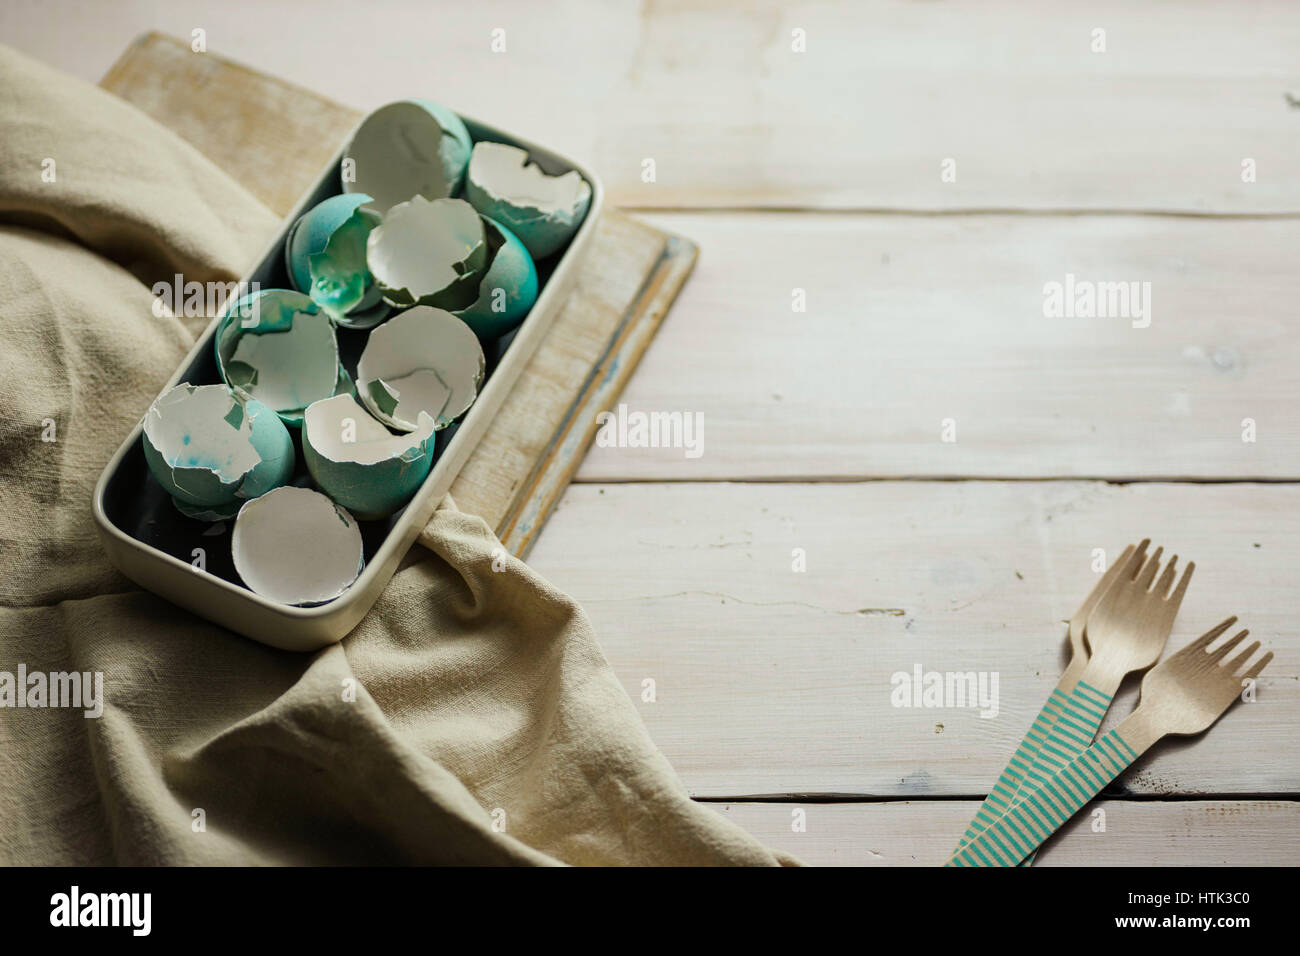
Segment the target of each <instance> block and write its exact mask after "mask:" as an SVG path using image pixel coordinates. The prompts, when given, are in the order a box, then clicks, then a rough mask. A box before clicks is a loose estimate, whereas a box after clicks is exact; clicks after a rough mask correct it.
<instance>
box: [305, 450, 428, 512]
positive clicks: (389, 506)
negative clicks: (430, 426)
mask: <svg viewBox="0 0 1300 956" xmlns="http://www.w3.org/2000/svg"><path fill="white" fill-rule="evenodd" d="M436 440H437V434H436V433H435V434H434V435H431V436H429V438H428V439H427V440H425V441H423V442H421V443H420V445H419V446H418V450H417V452H416V454H415V455H413V456H412V457H411V458H404V457H397V458H389V459H387V460H385V461H380V462H375V463H374V464H361V463H360V462H355V461H332V460H330V459H328V458H325V457H323V456H322V455H321V454H320V453H319V452H317V451H316V449H315V448H314V447H312V446H311V445H310V444H309V443H308V442H306V441H304V442H303V446H302V457H303V460H304V461H305V462H306V463H307V470H308V471H309V472H310V473H311V477H312V480H313V481H315V482H316V485H317V487H318V488H320V490H321V491H323V492H325V494H327V495H329V496H330V497H331V498H332V499H334V500H335V501H337V502H338V503H339V504H341V505H342V506H343V507H344V508H347V509H348V511H350V512H352V514H353V515H355V516H356V517H357V518H359V519H361V520H363V521H369V520H371V519H374V518H386V517H388V516H389V515H391V514H392V513H393V512H395V511H397V510H398V509H399V508H402V507H403V506H404V505H405V504H406V503H407V502H408V501H410V500H411V498H412V497H413V496H414V495H415V493H416V491H418V490H419V488H420V485H421V484H423V483H424V479H425V478H427V477H429V471H430V469H432V468H433V449H434V443H435V441H436Z"/></svg>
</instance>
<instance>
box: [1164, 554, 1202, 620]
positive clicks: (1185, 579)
mask: <svg viewBox="0 0 1300 956" xmlns="http://www.w3.org/2000/svg"><path fill="white" fill-rule="evenodd" d="M1195 570H1196V562H1195V561H1188V562H1187V567H1185V568H1183V576H1182V577H1181V578H1180V579H1179V581H1178V587H1177V588H1175V589H1174V593H1173V594H1172V595H1170V596H1169V598H1168V601H1169V609H1170V610H1171V611H1172V612H1174V613H1177V612H1178V606H1179V605H1180V604H1182V603H1183V595H1184V594H1186V593H1187V585H1188V583H1189V582H1190V581H1191V580H1192V572H1193V571H1195Z"/></svg>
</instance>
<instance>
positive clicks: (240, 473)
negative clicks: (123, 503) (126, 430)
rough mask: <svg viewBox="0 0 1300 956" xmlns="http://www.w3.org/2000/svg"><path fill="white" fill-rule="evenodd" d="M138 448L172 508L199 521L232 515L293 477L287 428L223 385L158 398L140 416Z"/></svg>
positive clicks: (179, 388)
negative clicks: (251, 500)
mask: <svg viewBox="0 0 1300 956" xmlns="http://www.w3.org/2000/svg"><path fill="white" fill-rule="evenodd" d="M141 444H142V446H143V448H144V457H145V461H146V462H147V463H148V465H149V470H150V471H151V472H152V473H153V476H154V477H155V478H156V479H158V483H159V484H160V485H162V486H163V488H164V489H165V490H166V491H167V493H168V494H170V495H171V496H172V501H173V502H174V503H175V505H176V508H177V510H179V511H180V512H181V513H182V514H185V515H187V516H189V517H191V518H197V519H199V520H201V521H221V520H224V519H226V518H231V517H233V516H234V515H235V513H236V512H237V511H238V510H239V508H240V506H241V505H242V504H243V503H244V502H245V501H246V500H248V499H250V498H256V497H258V496H259V495H262V494H265V493H266V492H268V491H270V490H271V489H273V488H277V487H279V486H280V485H283V484H284V483H285V482H287V481H288V480H289V477H290V475H292V474H293V465H294V453H293V442H292V440H291V439H290V438H289V432H288V430H287V429H286V428H285V427H284V423H283V422H281V421H280V419H279V418H278V417H277V416H276V414H275V413H274V412H273V411H272V410H271V409H269V408H267V407H266V406H265V405H263V404H262V403H261V402H258V401H248V402H245V401H242V400H241V399H240V398H239V397H238V396H236V395H235V394H234V393H233V392H231V390H230V389H228V388H227V387H226V386H224V385H190V384H188V383H182V384H180V385H177V386H176V387H175V388H173V389H170V390H169V391H167V392H166V393H164V394H163V395H161V396H159V397H158V399H157V400H156V401H154V403H153V404H152V405H150V406H149V411H148V412H147V413H146V414H145V418H144V429H143V434H142V435H141Z"/></svg>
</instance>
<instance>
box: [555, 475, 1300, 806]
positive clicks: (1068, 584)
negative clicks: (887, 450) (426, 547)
mask: <svg viewBox="0 0 1300 956" xmlns="http://www.w3.org/2000/svg"><path fill="white" fill-rule="evenodd" d="M1143 535H1150V536H1151V537H1152V539H1153V540H1154V541H1155V542H1157V543H1158V544H1162V545H1164V546H1165V547H1166V548H1167V549H1169V550H1172V551H1173V552H1174V553H1176V554H1180V555H1183V558H1184V560H1186V559H1192V560H1195V562H1196V565H1197V570H1196V573H1195V576H1194V578H1193V580H1192V582H1191V586H1190V588H1189V590H1188V592H1187V595H1186V598H1185V600H1184V603H1183V606H1182V610H1181V613H1180V614H1179V617H1178V620H1177V621H1176V622H1175V625H1174V630H1173V634H1172V636H1171V638H1170V641H1169V646H1168V649H1169V650H1174V649H1177V648H1178V647H1181V646H1183V644H1185V643H1186V642H1187V641H1189V640H1191V639H1193V638H1194V637H1196V636H1198V635H1199V634H1201V633H1203V632H1204V631H1205V630H1207V629H1208V628H1209V627H1210V626H1211V625H1213V624H1215V623H1217V622H1219V621H1221V620H1222V619H1223V618H1225V617H1227V616H1228V615H1229V614H1237V615H1240V617H1241V619H1242V621H1243V623H1244V624H1245V626H1247V627H1249V628H1251V631H1252V633H1253V634H1254V635H1255V636H1256V637H1257V638H1259V639H1260V640H1262V641H1263V642H1264V643H1265V645H1266V646H1267V647H1269V648H1270V649H1272V650H1273V651H1274V653H1275V655H1276V659H1275V660H1274V661H1273V663H1272V664H1270V665H1269V668H1268V670H1267V671H1266V672H1265V673H1264V676H1263V677H1262V678H1261V680H1260V694H1259V700H1258V701H1257V702H1256V703H1254V704H1250V705H1239V706H1237V707H1236V708H1235V709H1234V710H1233V711H1231V712H1229V713H1228V714H1227V715H1226V716H1225V717H1224V718H1223V720H1222V721H1221V722H1220V723H1219V724H1218V725H1216V726H1215V727H1214V728H1213V729H1212V730H1210V731H1209V732H1208V733H1207V734H1205V735H1203V736H1200V737H1197V738H1193V739H1190V740H1171V741H1164V742H1162V743H1161V744H1159V745H1158V746H1157V747H1156V748H1155V749H1154V750H1153V751H1152V752H1151V753H1150V754H1148V755H1147V756H1146V757H1144V758H1143V760H1142V761H1140V762H1139V763H1138V764H1137V765H1136V766H1135V768H1134V769H1133V770H1131V771H1130V772H1128V773H1127V774H1125V776H1124V777H1122V778H1121V780H1120V783H1121V785H1122V786H1123V787H1124V788H1127V790H1129V791H1132V792H1134V793H1141V794H1171V793H1179V794H1206V793H1208V794H1252V793H1253V794H1300V764H1297V761H1296V760H1295V759H1294V757H1293V746H1292V742H1293V741H1294V739H1295V738H1296V736H1297V734H1300V680H1298V678H1300V624H1297V615H1296V602H1295V585H1294V581H1293V577H1294V573H1293V568H1294V567H1295V565H1296V563H1297V561H1298V560H1300V554H1298V553H1297V551H1296V548H1297V544H1296V542H1297V541H1300V487H1297V486H1295V485H1257V484H1223V485H1193V484H1159V483H1150V484H1135V485H1112V484H1105V483H1100V482H1072V481H1053V482H975V481H962V482H924V481H915V482H865V483H846V484H780V483H751V484H739V485H720V484H691V483H681V484H626V485H573V486H571V487H570V488H569V492H568V494H567V495H566V496H565V499H564V501H563V502H562V504H561V506H560V509H559V511H558V512H557V517H556V520H555V521H553V522H552V524H551V526H550V527H549V528H548V529H547V533H546V535H545V536H544V537H543V538H542V539H541V540H540V542H539V543H538V545H537V547H536V548H535V549H534V551H533V555H532V558H531V560H530V564H531V565H532V566H533V567H534V568H536V569H537V571H538V572H540V573H541V574H543V575H544V576H545V577H546V578H547V579H548V580H550V581H551V582H552V583H554V584H555V585H556V586H557V587H559V588H561V589H563V590H565V591H567V592H568V593H570V594H572V595H573V596H574V597H575V598H576V599H577V600H579V601H580V602H581V603H582V605H583V606H584V608H585V609H586V611H587V613H588V615H589V616H590V617H591V620H592V622H593V624H594V625H595V628H596V632H597V633H598V634H599V635H600V641H601V645H602V647H603V648H604V650H605V654H606V656H607V657H608V658H609V660H610V663H611V664H612V665H613V667H614V669H615V671H616V672H617V673H618V675H619V677H620V678H621V679H622V681H623V683H624V686H625V687H626V688H627V690H628V693H629V694H630V695H631V697H632V699H633V700H634V701H636V702H637V707H638V710H639V711H640V713H641V715H642V717H643V719H644V720H645V722H646V725H647V727H648V728H649V729H650V733H651V736H652V737H653V738H654V740H655V742H656V743H657V744H658V745H659V746H660V747H661V748H662V749H663V750H664V752H665V753H666V754H667V755H668V757H669V759H670V760H671V761H672V763H673V766H674V767H675V768H676V769H677V771H678V773H679V774H680V775H681V777H682V779H683V780H684V781H685V783H686V785H687V787H688V788H689V789H690V790H691V792H692V793H694V794H696V795H699V796H704V797H742V796H746V797H762V796H766V795H773V794H783V793H825V794H837V795H842V796H873V797H884V798H901V799H918V798H925V797H954V796H971V797H974V796H980V797H982V796H983V795H984V794H985V793H986V792H987V790H988V788H989V787H990V786H991V785H992V782H993V781H994V780H995V779H996V778H997V775H998V773H999V772H1000V771H1001V769H1002V765H1003V764H1004V763H1005V761H1006V759H1007V757H1008V756H1010V754H1011V753H1012V751H1013V750H1014V749H1015V746H1016V744H1017V743H1018V742H1019V741H1020V738H1021V736H1022V735H1023V733H1024V731H1025V729H1026V728H1027V727H1028V726H1029V724H1030V722H1031V721H1032V720H1033V718H1034V715H1035V714H1036V713H1037V712H1038V709H1039V708H1040V707H1041V706H1042V703H1043V701H1044V700H1045V699H1046V697H1047V694H1048V692H1049V691H1050V690H1051V688H1052V687H1053V686H1054V684H1055V683H1056V679H1057V677H1058V676H1059V674H1060V670H1061V668H1062V667H1063V666H1064V657H1065V646H1066V641H1065V634H1066V629H1065V623H1064V622H1065V621H1066V620H1067V619H1068V618H1069V617H1070V616H1071V615H1072V614H1073V613H1074V611H1075V610H1076V609H1077V607H1078V605H1079V604H1080V603H1082V601H1083V599H1084V597H1085V596H1086V595H1087V594H1088V592H1089V591H1090V590H1091V588H1092V586H1093V583H1094V581H1095V580H1096V574H1095V573H1094V571H1093V570H1092V562H1093V561H1094V549H1097V548H1100V549H1103V550H1104V552H1105V555H1106V556H1107V557H1114V556H1116V555H1118V554H1119V552H1120V550H1121V549H1122V547H1123V546H1124V544H1126V543H1128V542H1129V541H1131V540H1133V539H1134V538H1136V537H1139V536H1143ZM795 549H802V552H803V557H804V560H805V561H806V568H807V570H806V571H804V572H797V571H795V570H793V568H794V566H795V561H796V560H797V558H798V557H799V556H798V555H797V554H796V553H795ZM917 666H920V667H921V668H922V670H923V671H937V672H958V673H966V672H976V673H978V672H985V673H988V674H993V673H996V674H997V675H998V682H999V686H998V700H999V707H998V712H997V715H996V716H995V717H990V718H983V717H980V716H979V714H978V711H977V710H976V709H974V708H970V707H943V708H929V707H914V708H901V707H897V706H894V701H893V699H892V694H893V693H894V690H895V687H894V685H893V684H892V683H891V678H893V676H894V675H895V674H897V673H899V672H902V673H905V674H910V673H912V672H913V669H914V668H915V667H917ZM646 680H651V681H653V682H654V684H653V687H654V691H655V698H656V699H655V701H654V702H653V703H649V702H646V701H645V700H644V699H643V688H644V686H645V685H644V684H643V682H644V681H646ZM1136 698H1137V682H1136V681H1135V680H1132V679H1130V681H1128V682H1126V684H1125V685H1124V687H1123V688H1122V689H1121V691H1120V692H1119V694H1118V695H1117V696H1116V700H1115V704H1114V705H1113V707H1112V710H1111V716H1110V717H1108V719H1107V721H1106V722H1105V723H1104V724H1103V725H1102V726H1103V728H1104V729H1108V728H1109V727H1110V726H1113V724H1114V723H1116V722H1117V721H1118V720H1119V719H1121V718H1122V717H1123V716H1124V715H1125V714H1127V713H1128V712H1129V711H1130V710H1131V709H1132V708H1133V706H1134V704H1135V703H1136Z"/></svg>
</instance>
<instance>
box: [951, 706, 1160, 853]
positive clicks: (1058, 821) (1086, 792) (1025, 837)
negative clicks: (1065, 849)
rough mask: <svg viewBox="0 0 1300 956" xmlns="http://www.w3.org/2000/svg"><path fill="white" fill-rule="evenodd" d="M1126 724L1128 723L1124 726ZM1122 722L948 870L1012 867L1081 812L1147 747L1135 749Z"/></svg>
mask: <svg viewBox="0 0 1300 956" xmlns="http://www.w3.org/2000/svg"><path fill="white" fill-rule="evenodd" d="M1125 723H1127V721H1126V722H1125ZM1122 729H1124V724H1121V725H1120V726H1119V727H1115V728H1113V729H1112V730H1108V731H1107V732H1106V733H1104V734H1102V736H1101V737H1100V738H1098V740H1097V742H1096V743H1095V744H1093V745H1092V746H1091V747H1089V748H1088V749H1087V750H1085V751H1083V753H1081V754H1079V755H1077V756H1076V757H1075V758H1074V759H1073V760H1071V761H1069V762H1068V763H1066V764H1065V765H1063V766H1062V767H1061V768H1060V769H1059V770H1057V771H1056V772H1055V773H1054V774H1052V776H1050V777H1047V778H1045V779H1044V780H1043V783H1042V787H1041V788H1040V789H1039V790H1038V791H1037V792H1035V793H1031V794H1029V795H1028V796H1025V797H1024V798H1023V799H1022V801H1021V802H1020V803H1017V804H1016V805H1015V806H1014V807H1012V809H1011V811H1010V812H1009V813H1008V814H1007V815H1006V816H1004V817H1003V818H1002V819H1000V820H998V821H997V822H996V823H994V824H993V825H992V826H990V827H989V828H988V829H987V830H985V831H984V832H983V833H981V834H980V835H979V836H978V837H976V838H975V839H974V840H972V841H971V842H970V843H969V844H968V845H967V846H965V847H963V848H962V849H960V850H958V851H957V852H956V853H954V854H953V855H952V858H951V859H949V860H948V863H947V864H946V865H947V866H1015V865H1016V864H1017V863H1019V862H1020V861H1021V860H1023V859H1024V858H1025V857H1027V856H1029V855H1030V854H1031V853H1033V852H1034V851H1035V850H1036V849H1038V847H1039V845H1040V844H1042V843H1043V841H1044V840H1046V839H1047V838H1048V837H1050V836H1051V835H1052V834H1053V833H1055V832H1056V831H1057V830H1059V829H1060V828H1061V827H1062V826H1063V825H1064V824H1065V821H1066V820H1069V819H1070V818H1071V817H1072V816H1074V815H1075V814H1076V813H1078V812H1079V810H1080V808H1082V807H1083V805H1084V804H1086V803H1087V802H1088V801H1089V800H1091V799H1092V798H1093V797H1095V796H1096V795H1097V794H1098V793H1100V792H1101V791H1102V789H1103V788H1104V787H1105V786H1106V784H1108V783H1110V782H1111V781H1112V780H1114V779H1115V778H1116V777H1118V776H1119V775H1120V773H1122V772H1123V771H1124V770H1125V769H1126V768H1127V767H1128V766H1129V765H1130V764H1132V763H1133V761H1135V760H1137V758H1138V757H1139V756H1140V755H1141V752H1142V751H1143V750H1145V749H1146V747H1145V746H1142V745H1141V744H1139V747H1140V749H1134V748H1133V747H1132V746H1130V745H1129V743H1128V742H1127V741H1126V740H1125V739H1124V737H1123V736H1122V735H1121V734H1120V731H1121V730H1122Z"/></svg>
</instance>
